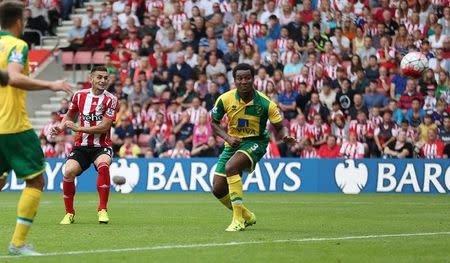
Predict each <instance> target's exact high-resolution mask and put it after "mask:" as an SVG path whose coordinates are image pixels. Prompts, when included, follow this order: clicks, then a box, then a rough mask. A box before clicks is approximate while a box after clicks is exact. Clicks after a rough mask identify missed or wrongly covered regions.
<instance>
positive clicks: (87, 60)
mask: <svg viewBox="0 0 450 263" xmlns="http://www.w3.org/2000/svg"><path fill="white" fill-rule="evenodd" d="M73 61H74V64H76V65H90V64H92V52H91V51H78V52H77V53H75V56H74V58H73Z"/></svg>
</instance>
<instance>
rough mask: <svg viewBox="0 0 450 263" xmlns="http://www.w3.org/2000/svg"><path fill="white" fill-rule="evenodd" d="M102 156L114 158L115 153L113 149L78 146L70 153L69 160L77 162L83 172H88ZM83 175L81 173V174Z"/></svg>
mask: <svg viewBox="0 0 450 263" xmlns="http://www.w3.org/2000/svg"><path fill="white" fill-rule="evenodd" d="M102 154H106V155H109V157H111V158H112V156H113V151H112V148H111V147H88V146H76V147H74V148H73V150H72V152H70V154H69V156H68V157H67V160H70V159H72V160H75V161H77V162H78V163H79V164H80V166H81V170H82V172H83V171H85V170H87V169H88V168H89V166H91V164H92V163H94V161H95V160H96V159H97V158H98V157H99V156H100V155H102ZM80 174H81V173H80Z"/></svg>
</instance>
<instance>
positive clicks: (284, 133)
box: [273, 122, 297, 145]
mask: <svg viewBox="0 0 450 263" xmlns="http://www.w3.org/2000/svg"><path fill="white" fill-rule="evenodd" d="M273 126H274V127H275V129H276V131H277V134H278V137H279V138H281V139H282V140H283V142H284V143H286V144H289V145H294V144H295V143H296V142H297V140H295V138H294V137H292V136H290V135H289V131H288V129H287V128H286V127H284V125H283V124H282V123H281V122H278V123H273Z"/></svg>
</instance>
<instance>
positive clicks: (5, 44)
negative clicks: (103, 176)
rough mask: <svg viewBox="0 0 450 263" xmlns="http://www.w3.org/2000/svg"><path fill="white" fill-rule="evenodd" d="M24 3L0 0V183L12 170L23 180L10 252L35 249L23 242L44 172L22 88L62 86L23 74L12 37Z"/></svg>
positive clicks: (19, 44)
mask: <svg viewBox="0 0 450 263" xmlns="http://www.w3.org/2000/svg"><path fill="white" fill-rule="evenodd" d="M23 11H24V4H23V3H22V2H19V1H3V2H0V28H1V29H2V31H0V70H2V71H1V73H0V82H3V83H2V84H1V86H0V189H2V188H3V187H4V186H5V183H6V175H7V174H8V172H9V171H10V170H14V172H15V173H16V176H17V177H18V178H19V179H22V180H25V181H26V187H25V188H24V190H23V191H22V195H21V196H20V200H19V204H18V206H17V221H16V228H15V231H14V234H13V237H12V241H11V243H10V244H9V247H8V251H9V253H10V254H12V255H28V256H29V255H38V254H39V253H37V252H35V251H34V250H33V248H32V247H31V246H29V245H25V238H26V236H27V233H28V230H29V229H30V226H31V224H32V222H33V219H34V216H35V215H36V212H37V209H38V206H39V201H40V199H41V194H42V189H43V187H44V177H43V176H42V173H43V172H44V169H45V161H44V154H43V153H42V149H41V146H40V142H39V139H38V137H37V135H36V133H35V132H34V130H33V128H32V127H31V123H30V121H29V120H28V115H27V110H26V96H27V92H26V91H27V90H44V89H49V90H53V91H58V90H62V91H67V92H70V86H69V85H68V84H67V82H66V81H65V80H59V81H53V82H49V81H43V80H37V79H31V78H29V77H28V73H29V69H28V46H27V44H26V43H25V42H24V41H22V40H20V39H19V38H18V37H19V36H20V35H22V31H23V28H24V19H23Z"/></svg>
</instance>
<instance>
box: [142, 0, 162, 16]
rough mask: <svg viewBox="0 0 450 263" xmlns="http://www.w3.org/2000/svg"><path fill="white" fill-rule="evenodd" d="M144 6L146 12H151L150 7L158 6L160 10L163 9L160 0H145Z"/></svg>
mask: <svg viewBox="0 0 450 263" xmlns="http://www.w3.org/2000/svg"><path fill="white" fill-rule="evenodd" d="M145 7H146V8H147V13H151V11H152V8H153V7H156V8H159V9H160V10H161V11H162V10H163V9H164V3H163V1H161V0H147V1H145Z"/></svg>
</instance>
